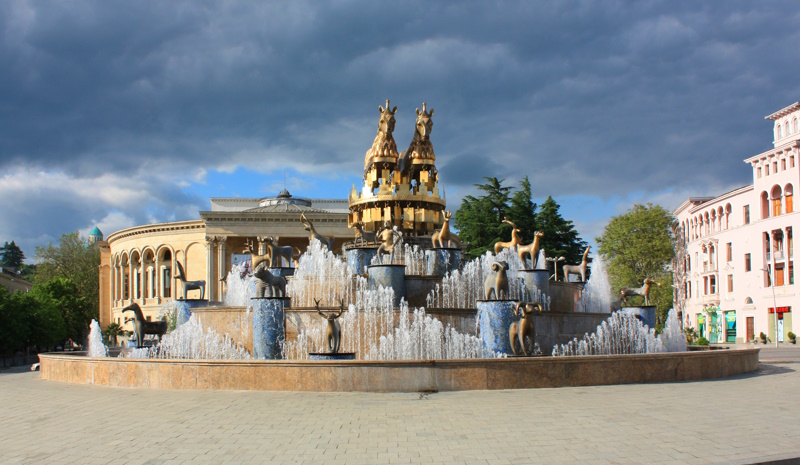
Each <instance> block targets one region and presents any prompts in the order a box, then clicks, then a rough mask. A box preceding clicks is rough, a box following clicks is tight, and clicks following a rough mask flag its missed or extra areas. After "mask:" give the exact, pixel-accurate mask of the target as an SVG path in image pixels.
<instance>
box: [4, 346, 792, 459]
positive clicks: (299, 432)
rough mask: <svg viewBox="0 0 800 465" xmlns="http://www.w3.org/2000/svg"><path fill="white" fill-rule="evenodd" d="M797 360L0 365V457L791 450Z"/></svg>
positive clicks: (767, 455)
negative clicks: (348, 373) (267, 388)
mask: <svg viewBox="0 0 800 465" xmlns="http://www.w3.org/2000/svg"><path fill="white" fill-rule="evenodd" d="M798 353H800V352H798ZM796 366H797V365H795V364H781V365H767V364H762V365H761V367H760V369H759V371H758V372H756V373H754V374H750V375H742V376H736V377H732V378H727V379H722V380H713V381H701V382H686V383H675V384H638V385H621V386H595V387H579V388H558V389H532V390H516V391H463V392H447V393H438V394H408V393H395V394H374V393H369V394H367V393H304V392H254V391H171V390H145V389H126V388H112V387H102V386H83V385H71V384H63V383H57V382H51V381H45V380H42V379H40V377H39V374H38V373H32V372H29V371H22V370H20V369H11V370H6V371H0V415H1V416H0V463H2V464H18V463H19V464H29V463H30V464H34V463H84V464H101V463H102V464H107V463H112V464H125V465H127V464H141V465H144V464H147V465H167V464H184V463H186V464H188V463H201V464H202V463H231V464H239V463H241V464H245V463H268V464H282V463H286V464H289V463H293V464H294V463H314V464H320V463H331V464H337V463H341V464H350V463H370V464H371V463H380V464H383V463H385V464H393V463H426V464H428V463H442V464H493V465H494V464H529V463H543V464H562V463H563V464H566V463H592V464H594V463H596V464H629V463H657V464H708V463H725V464H745V463H760V462H770V461H772V462H774V463H793V462H792V461H791V460H788V459H792V458H795V457H800V421H798V418H799V417H800V402H799V401H800V398H799V397H800V373H798V371H797V369H796V368H795V367H796Z"/></svg>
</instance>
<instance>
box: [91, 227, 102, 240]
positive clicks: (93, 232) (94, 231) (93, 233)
mask: <svg viewBox="0 0 800 465" xmlns="http://www.w3.org/2000/svg"><path fill="white" fill-rule="evenodd" d="M89 235H90V236H100V237H102V236H103V231H100V228H98V227H97V226H95V227H94V229H92V230H91V231H90V232H89Z"/></svg>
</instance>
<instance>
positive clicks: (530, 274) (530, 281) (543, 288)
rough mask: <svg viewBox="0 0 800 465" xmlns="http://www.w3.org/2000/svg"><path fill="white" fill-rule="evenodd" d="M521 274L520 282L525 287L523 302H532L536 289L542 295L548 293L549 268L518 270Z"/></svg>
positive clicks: (547, 294)
mask: <svg viewBox="0 0 800 465" xmlns="http://www.w3.org/2000/svg"><path fill="white" fill-rule="evenodd" d="M517 273H519V275H520V276H522V283H523V285H524V287H525V296H524V301H525V302H533V301H534V298H533V297H534V296H535V295H536V289H538V290H539V291H540V292H542V293H543V294H544V295H546V296H549V295H550V271H549V270H519V271H517Z"/></svg>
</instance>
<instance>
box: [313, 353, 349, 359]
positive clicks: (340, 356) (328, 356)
mask: <svg viewBox="0 0 800 465" xmlns="http://www.w3.org/2000/svg"><path fill="white" fill-rule="evenodd" d="M308 359H309V360H355V359H356V353H355V352H338V353H335V354H332V353H327V352H326V353H313V352H310V353H309V354H308Z"/></svg>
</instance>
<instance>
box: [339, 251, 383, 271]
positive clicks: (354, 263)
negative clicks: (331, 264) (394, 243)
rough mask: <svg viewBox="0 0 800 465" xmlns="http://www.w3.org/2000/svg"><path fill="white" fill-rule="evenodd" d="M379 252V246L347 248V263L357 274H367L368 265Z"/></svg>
mask: <svg viewBox="0 0 800 465" xmlns="http://www.w3.org/2000/svg"><path fill="white" fill-rule="evenodd" d="M377 253H378V248H377V247H352V248H349V249H347V252H346V254H347V264H348V265H349V266H350V269H351V270H353V272H354V273H355V274H367V266H369V264H370V263H371V262H372V259H373V258H375V255H376V254H377Z"/></svg>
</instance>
